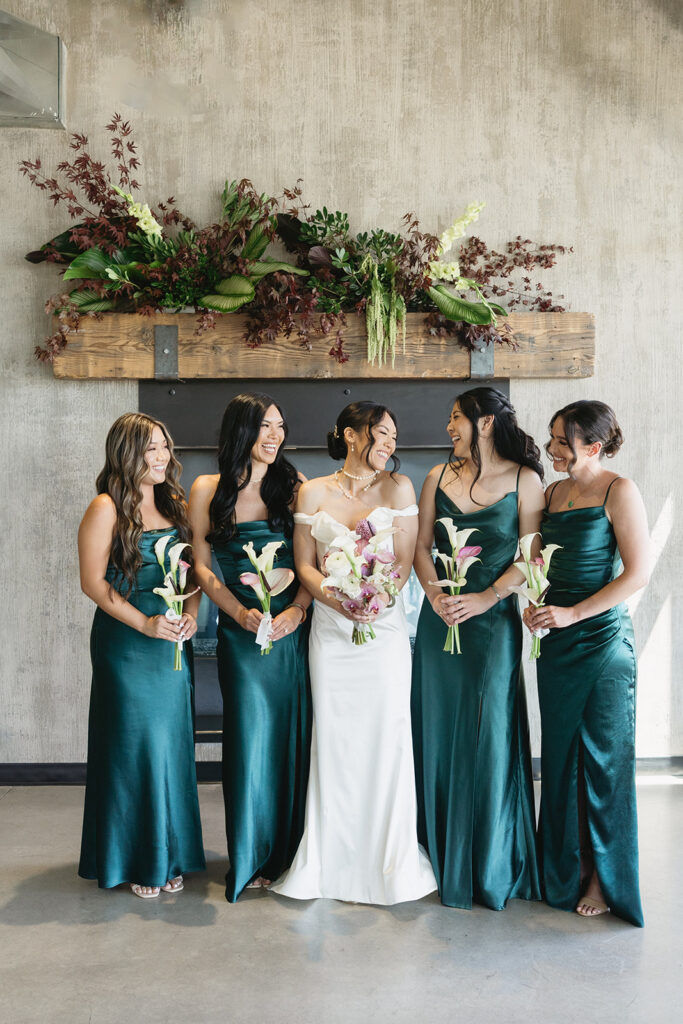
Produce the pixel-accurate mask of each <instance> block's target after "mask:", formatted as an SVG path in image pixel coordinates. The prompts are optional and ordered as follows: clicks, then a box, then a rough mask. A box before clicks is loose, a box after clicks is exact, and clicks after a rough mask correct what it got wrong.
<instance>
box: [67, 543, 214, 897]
mask: <svg viewBox="0 0 683 1024" xmlns="http://www.w3.org/2000/svg"><path fill="white" fill-rule="evenodd" d="M168 533H170V534H172V535H174V536H175V531H174V530H170V529H165V530H152V531H149V532H147V533H144V534H143V535H142V538H141V540H140V553H141V555H142V566H141V567H140V569H139V571H138V574H137V577H136V581H135V589H134V590H133V593H132V594H131V596H130V603H131V604H132V605H133V606H134V607H135V608H139V609H140V611H142V612H144V614H145V615H157V614H162V615H163V614H164V612H165V611H166V605H165V604H164V602H163V600H162V598H160V597H159V596H158V595H156V594H153V593H152V590H153V588H154V587H158V586H161V584H162V582H163V573H162V571H161V568H160V566H159V564H158V562H157V560H156V556H155V554H154V544H155V543H156V541H157V540H158V539H159V537H161V536H164V535H165V534H168ZM114 578H115V574H114V571H113V569H112V568H110V569H109V570H108V571H107V579H108V580H109V582H112V581H113V580H114ZM90 651H91V656H92V666H93V677H92V691H91V697H90V718H89V727H88V774H87V784H86V792H85V811H84V816H83V837H82V843H81V859H80V865H79V868H78V873H79V875H81V876H82V877H83V878H96V879H97V881H98V884H99V886H100V887H101V888H104V889H108V888H110V887H112V886H114V885H118V884H119V883H121V882H139V883H140V884H142V885H165V884H166V882H167V881H168V879H169V878H174V877H175V876H176V875H180V874H183V873H185V872H191V871H203V870H204V869H205V867H206V864H205V862H204V851H203V847H202V829H201V822H200V818H199V802H198V800H197V777H196V771H195V760H194V735H193V683H192V669H191V657H192V655H191V648H190V647H189V645H186V646H185V650H184V652H183V668H182V669H181V670H180V671H178V672H176V671H174V669H173V646H172V644H170V643H169V642H168V641H166V640H153V639H150V638H149V637H146V636H143V635H142V634H141V633H138V632H137V631H136V630H134V629H131V627H130V626H126V625H125V624H124V623H122V622H119V621H118V620H117V619H114V618H112V617H111V616H110V615H107V614H106V612H103V611H102V609H100V608H98V609H97V611H96V612H95V618H94V621H93V626H92V632H91V634H90Z"/></svg>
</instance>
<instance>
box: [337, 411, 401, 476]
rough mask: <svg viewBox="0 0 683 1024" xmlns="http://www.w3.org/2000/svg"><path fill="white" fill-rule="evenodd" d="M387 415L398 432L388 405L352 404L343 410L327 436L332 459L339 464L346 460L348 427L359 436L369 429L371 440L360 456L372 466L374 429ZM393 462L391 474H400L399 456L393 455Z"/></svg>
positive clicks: (394, 418)
mask: <svg viewBox="0 0 683 1024" xmlns="http://www.w3.org/2000/svg"><path fill="white" fill-rule="evenodd" d="M385 413H386V414H388V415H389V416H390V417H391V419H392V420H393V421H394V426H395V427H396V431H397V432H398V423H397V422H396V417H395V416H394V414H393V412H392V411H391V409H387V407H386V405H377V403H376V402H351V404H350V405H347V406H346V408H344V409H342V411H341V412H340V413H339V415H338V416H337V422H336V423H335V425H334V430H330V431H329V433H328V435H327V450H328V452H329V453H330V458H332V459H335V460H336V461H337V462H340V461H341V460H342V459H345V458H346V454H347V450H348V449H347V445H346V440H345V438H344V431H345V430H346V428H347V427H351V429H352V430H355V432H356V433H357V434H362V433H363V431H364V430H365V428H366V427H367V431H368V437H369V440H368V443H367V444H366V446H365V448H363V451H362V452H361V453H360V455H361V459H362V460H363V461H364V462H366V463H367V464H368V465H370V462H369V455H370V452H371V451H372V448H373V446H374V444H375V439H374V435H373V428H374V427H376V426H377V424H378V423H379V422H380V421H381V420H382V418H383V416H384V415H385ZM391 461H392V463H393V465H392V468H391V472H392V473H396V472H398V469H399V466H400V465H401V461H400V459H399V458H398V456H397V455H392V456H391Z"/></svg>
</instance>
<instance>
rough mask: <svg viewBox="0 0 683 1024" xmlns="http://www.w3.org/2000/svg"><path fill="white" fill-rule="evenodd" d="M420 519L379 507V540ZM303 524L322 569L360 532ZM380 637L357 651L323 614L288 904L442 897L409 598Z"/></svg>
mask: <svg viewBox="0 0 683 1024" xmlns="http://www.w3.org/2000/svg"><path fill="white" fill-rule="evenodd" d="M415 515H417V506H416V505H411V506H409V507H408V508H405V509H400V510H398V509H390V508H382V507H380V508H376V509H374V510H373V512H372V513H371V514H370V515H369V516H368V517H367V518H368V519H369V520H370V522H371V523H372V525H373V526H374V527H375V528H376V529H377V531H379V530H383V529H384V528H385V527H388V526H391V525H392V523H393V521H394V519H398V518H400V517H402V516H415ZM294 518H295V521H296V522H297V523H305V524H307V525H310V527H311V533H312V535H313V537H314V539H315V541H316V547H317V555H318V564H320V563H321V561H322V558H323V556H324V555H325V553H326V551H327V550H328V548H329V547H330V545H331V544H332V542H333V541H334V540H335V538H337V537H339V536H340V534H343V533H345V532H347V533H348V532H351V531H349V530H348V528H347V527H345V526H343V525H342V524H340V523H338V522H337V521H336V520H335V519H334V518H333V517H332V516H331V515H330V514H329V513H328V512H324V511H320V512H316V513H315V515H313V516H308V515H303V514H301V513H298V514H296V515H295V517H294ZM395 525H396V526H400V523H399V522H396V523H395ZM392 542H393V538H392V537H391V536H390V537H388V538H387V539H386V541H385V542H384V545H383V546H386V547H388V548H390V549H391V548H392ZM373 628H374V631H375V634H376V639H375V640H368V642H367V643H366V644H364V645H363V646H360V647H357V646H355V645H354V644H353V643H352V642H351V633H352V630H353V623H352V622H350V621H349V620H348V619H346V618H345V617H344V616H343V615H341V614H340V613H339V612H337V611H335V610H334V609H332V608H328V607H327V606H326V605H324V604H320V603H317V604H316V605H315V608H314V611H313V621H312V624H311V636H310V645H309V658H310V672H311V689H312V694H313V734H312V741H311V770H310V776H309V782H308V793H307V796H306V822H305V827H304V834H303V837H302V839H301V842H300V844H299V848H298V850H297V853H296V856H295V858H294V861H293V863H292V866H291V867H290V868H289V870H288V871H287V872H285V874H284V875H283V876H282V877H281V878H280V879H279V880H278V881H277V882H276V883H275V885H273V886H272V887H271V888H272V889H273V891H274V892H277V893H281V894H282V895H284V896H290V897H292V898H294V899H301V900H308V899H314V898H316V897H329V898H331V899H338V900H347V901H350V902H356V903H378V904H384V905H388V904H393V903H402V902H404V901H407V900H417V899H420V898H421V897H422V896H425V895H427V893H430V892H434V890H435V889H436V881H435V879H434V872H433V871H432V867H431V864H430V862H429V859H428V858H427V856H426V854H425V853H424V851H423V850H422V848H421V847H419V846H418V843H417V827H416V818H417V806H416V797H415V776H414V768H413V746H412V737H411V728H410V675H411V664H410V642H409V639H408V628H407V623H406V617H405V613H404V610H403V603H402V599H401V596H400V595H399V597H398V599H397V601H396V604H395V605H394V607H393V608H388V609H387V610H386V611H384V612H382V613H381V614H380V615H379V617H378V619H377V621H376V623H373Z"/></svg>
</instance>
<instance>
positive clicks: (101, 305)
mask: <svg viewBox="0 0 683 1024" xmlns="http://www.w3.org/2000/svg"><path fill="white" fill-rule="evenodd" d="M115 305H116V303H114V302H113V301H112V300H111V299H98V300H97V302H87V303H86V304H85V305H84V306H81V307H80V308H79V310H78V312H79V313H106V312H108V311H109V310H111V309H114V306H115Z"/></svg>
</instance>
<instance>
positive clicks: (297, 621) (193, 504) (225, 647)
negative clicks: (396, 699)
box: [190, 394, 311, 903]
mask: <svg viewBox="0 0 683 1024" xmlns="http://www.w3.org/2000/svg"><path fill="white" fill-rule="evenodd" d="M286 437H287V425H286V422H285V419H284V415H283V413H282V410H281V409H280V407H279V406H278V405H277V404H276V403H275V402H274V401H273V399H272V398H270V397H269V396H268V395H260V394H257V395H238V397H237V398H234V399H233V400H232V401H231V402H230V403H229V405H228V407H227V409H226V410H225V415H224V417H223V424H222V427H221V436H220V441H219V452H218V464H219V469H220V473H219V474H217V475H215V476H201V477H198V478H197V480H196V481H195V483H194V485H193V487H192V492H191V495H190V519H191V522H192V527H193V531H194V537H195V542H194V552H195V573H196V577H197V579H198V581H199V583H200V585H201V588H202V590H203V591H204V592H205V593H206V594H207V596H208V597H209V598H210V599H211V600H212V601H213V602H214V603H215V604H216V605H217V606H218V609H219V616H218V647H217V652H216V653H217V658H218V676H219V682H220V686H221V693H222V695H223V797H224V801H225V827H226V833H227V839H228V857H229V860H230V865H229V869H228V872H227V874H226V876H225V881H226V889H225V895H226V899H227V900H229V901H230V902H231V903H234V902H235V901H236V900H237V899H238V898H239V896H240V894H241V893H242V891H243V890H244V889H245V887H247V886H251V887H253V888H259V887H262V886H267V885H270V882H271V880H272V879H274V878H278V877H279V876H280V875H281V874H282V872H283V871H284V870H285V869H286V868H288V867H289V865H290V863H291V861H292V858H293V857H294V854H295V852H296V848H297V846H298V844H299V840H300V839H301V834H302V831H303V825H304V809H305V798H306V786H307V783H308V764H309V751H310V731H311V705H310V688H309V682H308V623H306V625H304V623H305V622H306V618H307V610H308V607H309V605H310V603H311V597H310V595H309V594H308V592H307V591H306V590H304V589H303V587H301V586H300V585H299V582H298V580H297V579H296V577H295V578H294V580H293V581H292V583H291V584H290V586H289V587H288V588H287V590H285V591H283V592H282V593H281V594H278V595H277V596H276V597H274V598H272V602H271V615H272V616H273V626H272V633H271V641H272V644H273V647H272V649H271V651H270V653H269V654H268V655H265V656H262V655H261V650H260V647H259V646H257V644H256V638H255V635H254V634H255V633H257V631H258V628H259V624H260V622H261V619H262V617H263V615H262V612H261V609H260V605H259V601H258V599H257V597H256V595H255V593H254V591H253V590H252V589H251V587H249V586H245V585H244V584H242V583H241V582H240V574H241V573H243V572H252V571H253V567H252V565H251V563H250V562H249V559H248V558H247V555H246V554H245V552H244V550H243V546H244V545H245V544H248V543H249V542H250V541H251V542H253V545H254V549H255V551H256V554H257V555H258V554H260V553H261V551H262V550H263V547H264V546H265V545H266V544H270V543H273V542H278V543H280V544H281V545H282V546H281V547H280V548H279V550H278V551H277V553H276V559H275V567H276V568H285V569H294V557H293V552H292V534H293V517H292V507H293V504H294V501H295V498H296V492H297V490H298V487H299V484H300V482H301V481H302V480H303V479H304V478H303V477H302V476H300V475H299V474H298V473H297V471H296V469H295V468H294V466H292V464H291V463H290V462H288V460H287V459H285V457H284V454H283V446H284V442H285V439H286ZM212 545H213V549H214V552H215V555H216V558H217V560H218V564H219V566H220V569H221V574H222V576H223V582H221V581H220V580H219V579H218V578H217V577H216V575H215V574H214V572H213V570H212V568H211V546H212Z"/></svg>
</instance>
